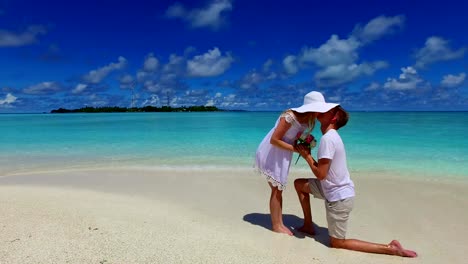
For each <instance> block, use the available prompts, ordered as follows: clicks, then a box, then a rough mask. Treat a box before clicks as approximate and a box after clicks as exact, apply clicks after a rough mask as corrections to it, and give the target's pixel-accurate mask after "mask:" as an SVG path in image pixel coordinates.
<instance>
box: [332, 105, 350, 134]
mask: <svg viewBox="0 0 468 264" xmlns="http://www.w3.org/2000/svg"><path fill="white" fill-rule="evenodd" d="M334 111H335V117H336V122H335V126H336V130H338V129H340V128H342V127H344V126H345V125H346V124H347V123H348V120H349V113H348V112H346V110H344V109H343V107H341V106H337V107H335V109H334Z"/></svg>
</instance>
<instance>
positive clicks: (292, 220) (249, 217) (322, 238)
mask: <svg viewBox="0 0 468 264" xmlns="http://www.w3.org/2000/svg"><path fill="white" fill-rule="evenodd" d="M243 220H244V221H246V222H249V223H251V224H252V225H257V226H261V227H263V228H266V229H268V230H271V218H270V214H260V213H251V214H246V215H244V218H243ZM283 222H284V225H285V226H287V227H289V228H290V229H291V230H292V231H293V234H294V236H295V237H297V238H305V237H306V236H307V237H311V238H313V239H315V241H317V242H319V243H321V244H323V245H325V246H327V247H328V245H329V242H330V238H329V237H328V229H327V228H325V227H321V226H318V225H316V224H315V223H314V228H315V233H316V235H315V236H310V235H308V234H305V233H302V232H299V231H297V230H296V228H298V227H300V226H302V223H303V220H302V218H299V217H297V216H295V215H290V214H284V215H283Z"/></svg>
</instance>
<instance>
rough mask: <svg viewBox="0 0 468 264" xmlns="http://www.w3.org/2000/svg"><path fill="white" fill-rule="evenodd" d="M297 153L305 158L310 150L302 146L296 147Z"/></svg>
mask: <svg viewBox="0 0 468 264" xmlns="http://www.w3.org/2000/svg"><path fill="white" fill-rule="evenodd" d="M296 149H297V152H299V154H301V156H302V157H304V158H306V157H307V156H309V155H310V148H308V147H306V146H304V145H301V144H299V145H296Z"/></svg>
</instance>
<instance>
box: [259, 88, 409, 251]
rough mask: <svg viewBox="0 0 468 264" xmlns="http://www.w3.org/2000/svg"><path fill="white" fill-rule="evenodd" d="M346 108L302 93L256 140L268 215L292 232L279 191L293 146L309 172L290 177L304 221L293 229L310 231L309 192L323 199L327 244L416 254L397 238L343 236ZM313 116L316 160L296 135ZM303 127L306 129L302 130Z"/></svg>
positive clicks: (347, 199) (348, 193)
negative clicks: (317, 125)
mask: <svg viewBox="0 0 468 264" xmlns="http://www.w3.org/2000/svg"><path fill="white" fill-rule="evenodd" d="M348 119H349V114H348V112H346V111H345V110H344V109H343V108H342V107H341V106H340V105H339V104H335V103H327V102H325V98H324V97H323V95H322V94H321V93H319V92H316V91H312V92H310V93H308V94H307V95H305V97H304V104H303V105H302V106H300V107H297V108H291V109H288V110H286V111H284V112H283V113H282V114H281V115H280V116H279V118H278V120H277V121H276V123H275V126H274V127H273V128H272V129H271V130H270V132H269V133H268V134H267V135H266V136H265V138H264V139H263V140H262V142H261V143H260V145H259V147H258V149H257V152H256V160H255V166H256V169H257V170H258V171H259V172H260V173H261V174H262V175H263V176H265V177H266V179H267V180H268V184H269V186H270V188H271V196H270V215H271V222H272V229H273V231H274V232H278V233H285V234H288V235H292V234H293V233H292V232H291V230H289V228H287V227H286V226H285V225H284V224H283V217H282V204H283V198H282V193H283V190H284V189H285V187H286V183H287V178H288V174H289V167H290V165H291V160H292V155H293V153H294V152H298V153H299V154H300V155H301V156H302V157H303V158H304V159H305V160H306V161H307V164H308V165H309V167H310V169H311V171H312V173H313V176H315V177H313V178H310V179H296V180H295V181H294V187H295V189H296V192H297V195H298V198H299V202H300V204H301V207H302V211H303V213H304V224H303V226H302V227H300V228H298V231H300V232H303V233H307V234H309V235H315V231H314V227H313V223H312V213H311V207H310V198H309V197H310V194H312V195H313V196H314V197H315V198H318V199H323V200H324V201H325V203H324V204H325V210H326V216H327V223H328V233H329V236H330V246H331V247H333V248H343V249H349V250H356V251H362V252H369V253H379V254H388V255H397V256H402V257H416V256H417V253H416V252H414V251H411V250H407V249H404V248H403V247H402V246H401V244H400V243H399V242H398V241H397V240H393V241H391V242H390V243H388V244H377V243H372V242H367V241H362V240H357V239H348V238H346V230H347V222H348V219H349V215H350V213H351V211H352V209H353V205H354V196H355V192H354V183H353V181H352V180H351V178H350V174H349V171H348V168H347V162H346V152H345V147H344V144H343V141H342V140H341V137H340V135H339V133H338V130H339V129H340V128H341V127H343V126H345V125H346V124H347V122H348ZM315 120H318V121H319V122H320V130H321V132H322V138H321V140H320V143H319V147H318V153H317V160H315V159H314V158H313V157H312V155H311V153H310V147H309V146H305V145H303V144H297V142H298V140H297V139H298V137H297V135H301V134H309V133H310V131H312V129H313V128H314V125H315ZM304 131H306V132H305V133H304Z"/></svg>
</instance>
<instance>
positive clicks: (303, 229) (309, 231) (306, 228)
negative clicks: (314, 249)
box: [297, 225, 315, 236]
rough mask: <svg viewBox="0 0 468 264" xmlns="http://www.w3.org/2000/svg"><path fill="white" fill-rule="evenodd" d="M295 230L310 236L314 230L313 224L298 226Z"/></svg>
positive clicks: (313, 233)
mask: <svg viewBox="0 0 468 264" xmlns="http://www.w3.org/2000/svg"><path fill="white" fill-rule="evenodd" d="M297 231H299V232H302V233H306V234H308V235H311V236H315V230H314V226H312V225H311V226H305V225H304V226H301V227H299V228H297Z"/></svg>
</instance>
